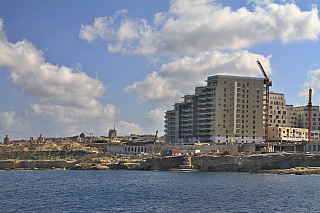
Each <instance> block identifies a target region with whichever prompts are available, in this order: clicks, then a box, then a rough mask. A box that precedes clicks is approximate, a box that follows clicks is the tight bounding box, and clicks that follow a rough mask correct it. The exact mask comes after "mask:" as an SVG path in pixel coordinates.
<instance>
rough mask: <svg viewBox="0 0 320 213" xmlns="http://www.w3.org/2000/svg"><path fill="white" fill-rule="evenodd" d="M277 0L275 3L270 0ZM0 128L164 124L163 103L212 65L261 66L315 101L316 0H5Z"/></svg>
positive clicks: (220, 70)
mask: <svg viewBox="0 0 320 213" xmlns="http://www.w3.org/2000/svg"><path fill="white" fill-rule="evenodd" d="M272 2H273V3H272ZM0 5H1V7H0V71H1V72H0V73H1V75H0V86H1V87H0V88H1V95H2V100H3V103H2V104H1V108H0V118H1V119H0V120H1V122H0V133H1V134H2V135H3V137H5V135H6V134H8V135H9V137H10V139H20V138H29V137H30V136H38V135H39V134H43V135H44V136H48V137H64V136H71V135H79V134H80V133H81V132H90V133H93V134H94V135H97V136H99V135H107V134H108V131H109V129H112V128H113V127H114V125H116V129H117V131H118V134H119V135H129V134H133V133H136V134H154V133H155V131H156V130H159V133H160V135H163V131H164V127H163V124H164V112H165V111H166V110H167V109H170V108H172V103H174V102H176V101H180V100H181V97H182V96H184V94H187V93H194V87H195V86H196V85H204V84H205V82H204V79H206V78H207V77H208V76H213V75H218V74H221V75H236V76H249V77H260V78H261V77H263V75H262V74H261V73H260V70H259V68H258V66H257V64H256V60H257V58H259V60H260V61H261V63H262V65H263V67H264V68H265V70H266V72H267V74H268V75H269V76H270V78H271V80H272V82H273V86H272V87H271V88H270V90H271V91H273V92H276V93H283V94H284V95H285V97H286V101H287V104H292V105H295V106H305V105H306V104H307V101H308V100H307V99H308V95H307V90H308V89H309V86H310V87H312V89H313V105H319V100H320V95H319V91H318V89H319V87H320V84H319V83H318V82H319V81H320V64H319V55H320V48H319V44H320V43H319V41H318V39H319V33H320V20H319V12H318V8H317V7H318V5H317V4H316V3H315V1H310V0H305V1H302V0H299V1H295V2H293V1H284V0H279V1H271V0H241V1H236V2H235V1H230V0H224V1H223V0H216V1H207V0H199V1H189V0H175V1H160V0H158V1H152V2H150V1H145V0H141V1H134V2H133V1H116V2H105V1H95V2H89V1H81V2H78V1H67V2H65V1H29V2H26V1H4V0H0Z"/></svg>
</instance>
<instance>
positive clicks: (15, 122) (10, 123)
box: [0, 111, 31, 134]
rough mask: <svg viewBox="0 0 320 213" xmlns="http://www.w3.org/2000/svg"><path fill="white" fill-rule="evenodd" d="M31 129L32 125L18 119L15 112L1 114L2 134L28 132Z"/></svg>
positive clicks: (0, 126)
mask: <svg viewBox="0 0 320 213" xmlns="http://www.w3.org/2000/svg"><path fill="white" fill-rule="evenodd" d="M30 127H31V125H30V124H29V123H28V122H25V121H23V120H22V119H21V118H19V117H17V116H16V113H15V112H14V111H6V112H1V113H0V129H1V133H6V134H9V133H11V132H26V131H27V130H28V129H29V128H30Z"/></svg>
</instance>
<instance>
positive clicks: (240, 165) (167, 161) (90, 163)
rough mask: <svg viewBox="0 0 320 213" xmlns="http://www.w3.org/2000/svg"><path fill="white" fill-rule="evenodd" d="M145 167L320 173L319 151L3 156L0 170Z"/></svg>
mask: <svg viewBox="0 0 320 213" xmlns="http://www.w3.org/2000/svg"><path fill="white" fill-rule="evenodd" d="M63 169H66V170H146V171H155V170H158V171H190V172H249V173H268V174H295V175H308V174H320V155H319V154H304V153H303V154H297V153H294V154H293V153H292V154H288V153H282V154H280V153H272V154H251V155H241V154H239V155H226V156H216V155H194V156H153V157H151V156H126V157H117V156H114V155H110V154H109V153H96V154H88V155H85V156H83V157H81V158H79V159H59V160H50V159H46V160H19V159H11V160H2V161H0V170H63Z"/></svg>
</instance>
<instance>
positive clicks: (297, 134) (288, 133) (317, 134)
mask: <svg viewBox="0 0 320 213" xmlns="http://www.w3.org/2000/svg"><path fill="white" fill-rule="evenodd" d="M319 139H320V130H312V131H311V140H313V141H319ZM269 141H270V142H280V141H281V142H284V141H291V142H298V141H308V129H305V128H293V127H279V126H277V127H272V126H271V127H269Z"/></svg>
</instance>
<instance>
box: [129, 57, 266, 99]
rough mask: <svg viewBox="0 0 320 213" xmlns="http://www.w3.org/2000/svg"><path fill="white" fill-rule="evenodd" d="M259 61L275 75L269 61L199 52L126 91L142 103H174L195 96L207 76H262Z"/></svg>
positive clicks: (172, 64) (165, 65) (173, 63)
mask: <svg viewBox="0 0 320 213" xmlns="http://www.w3.org/2000/svg"><path fill="white" fill-rule="evenodd" d="M257 58H259V60H260V62H261V63H262V65H263V66H264V69H265V70H266V72H267V73H268V75H270V74H272V70H271V67H270V61H269V60H270V58H271V56H268V57H267V58H265V57H264V56H262V55H258V54H253V53H249V52H248V51H236V52H233V53H223V52H219V51H214V52H206V53H199V54H197V55H195V56H194V57H190V56H184V57H181V58H176V59H174V60H173V61H172V62H170V63H168V64H163V65H162V67H161V69H160V70H159V71H154V72H153V73H151V74H149V75H147V77H146V78H145V79H143V80H142V81H140V82H135V83H134V84H133V85H130V86H128V87H127V88H126V91H127V92H136V93H138V94H139V97H140V98H141V99H142V100H145V99H147V100H149V101H157V102H162V103H163V104H166V105H168V104H172V102H173V101H177V100H179V99H180V97H181V96H183V94H185V93H193V92H194V87H195V85H199V84H204V81H205V80H206V78H207V77H208V76H212V75H218V74H222V75H225V74H230V75H236V76H243V75H245V76H253V77H256V76H259V77H262V78H263V76H262V74H261V72H260V70H259V67H258V66H257V64H256V60H257Z"/></svg>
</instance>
